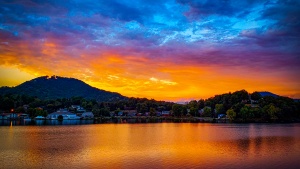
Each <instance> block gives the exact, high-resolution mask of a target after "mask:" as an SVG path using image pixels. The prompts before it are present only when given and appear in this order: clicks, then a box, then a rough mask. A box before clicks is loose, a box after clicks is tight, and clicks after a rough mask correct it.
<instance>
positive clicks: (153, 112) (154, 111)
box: [150, 107, 156, 116]
mask: <svg viewBox="0 0 300 169" xmlns="http://www.w3.org/2000/svg"><path fill="white" fill-rule="evenodd" d="M150 116H156V110H155V108H153V107H150Z"/></svg>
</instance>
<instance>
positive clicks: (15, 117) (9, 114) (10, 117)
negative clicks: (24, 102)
mask: <svg viewBox="0 0 300 169" xmlns="http://www.w3.org/2000/svg"><path fill="white" fill-rule="evenodd" d="M6 117H7V119H10V120H13V119H18V118H19V116H18V114H16V113H7V114H6Z"/></svg>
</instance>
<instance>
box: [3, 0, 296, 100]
mask: <svg viewBox="0 0 300 169" xmlns="http://www.w3.org/2000/svg"><path fill="white" fill-rule="evenodd" d="M0 4H1V5H0V6H1V7H0V8H1V9H2V10H1V11H0V60H1V62H0V75H1V78H0V86H16V85H18V84H20V83H22V82H25V81H27V80H31V79H33V78H35V77H39V76H45V75H57V76H63V77H72V78H77V79H79V80H82V81H84V82H86V83H87V84H89V85H91V86H93V87H97V88H100V89H103V90H107V91H112V92H118V93H120V94H122V95H124V96H128V97H146V98H149V99H151V98H153V99H157V100H168V101H182V100H191V99H200V98H208V97H212V96H214V95H216V94H222V93H227V92H234V91H236V90H241V89H245V90H247V91H248V92H254V91H270V92H273V93H276V94H278V95H282V96H288V97H292V98H300V75H299V72H300V66H299V65H300V52H299V49H298V48H299V46H300V44H299V42H300V33H299V31H298V30H299V29H298V28H299V25H300V22H299V20H300V19H299V16H300V13H299V10H298V9H299V8H300V2H299V1H290V2H284V1H274V2H270V1H266V2H263V3H262V2H261V1H255V0H254V1H241V2H231V1H226V2H225V1H224V2H219V1H184V0H177V1H172V0H167V1H155V2H152V1H142V0H141V1H136V2H130V1H122V2H119V1H99V2H97V3H96V2H94V1H80V0H79V1H76V2H75V1H74V2H54V1H43V2H32V1H26V2H25V1H15V2H1V3H0Z"/></svg>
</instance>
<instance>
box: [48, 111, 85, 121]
mask: <svg viewBox="0 0 300 169" xmlns="http://www.w3.org/2000/svg"><path fill="white" fill-rule="evenodd" d="M59 116H62V117H63V119H66V120H76V119H80V117H79V116H77V115H76V114H74V113H71V112H69V111H68V110H66V109H59V110H58V111H56V112H53V113H50V114H49V115H48V116H47V119H51V120H57V119H58V117H59Z"/></svg>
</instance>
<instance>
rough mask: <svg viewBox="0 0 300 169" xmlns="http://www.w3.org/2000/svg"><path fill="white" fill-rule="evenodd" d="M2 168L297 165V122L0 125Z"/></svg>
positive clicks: (299, 153)
mask: <svg viewBox="0 0 300 169" xmlns="http://www.w3.org/2000/svg"><path fill="white" fill-rule="evenodd" d="M0 135H1V137H0V168H299V166H300V160H299V159H300V124H243V125H241V124H205V123H148V124H94V125H67V126H1V127H0Z"/></svg>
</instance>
